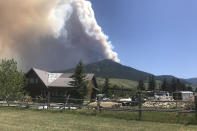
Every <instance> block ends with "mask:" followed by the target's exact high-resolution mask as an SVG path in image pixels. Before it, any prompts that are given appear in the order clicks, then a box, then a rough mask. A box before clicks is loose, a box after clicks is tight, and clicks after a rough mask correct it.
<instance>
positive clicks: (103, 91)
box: [102, 77, 110, 97]
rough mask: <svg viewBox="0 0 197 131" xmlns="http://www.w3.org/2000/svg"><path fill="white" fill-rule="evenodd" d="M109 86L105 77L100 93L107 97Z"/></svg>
mask: <svg viewBox="0 0 197 131" xmlns="http://www.w3.org/2000/svg"><path fill="white" fill-rule="evenodd" d="M109 87H110V83H109V78H108V77H106V78H105V83H104V86H103V90H102V93H103V94H105V95H106V96H107V97H109Z"/></svg>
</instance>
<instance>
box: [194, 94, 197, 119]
mask: <svg viewBox="0 0 197 131" xmlns="http://www.w3.org/2000/svg"><path fill="white" fill-rule="evenodd" d="M194 102H195V118H196V120H197V96H195V100H194Z"/></svg>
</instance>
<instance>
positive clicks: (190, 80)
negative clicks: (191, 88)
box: [185, 78, 197, 86]
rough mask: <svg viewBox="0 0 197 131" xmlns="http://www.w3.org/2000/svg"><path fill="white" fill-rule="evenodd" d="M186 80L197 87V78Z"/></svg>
mask: <svg viewBox="0 0 197 131" xmlns="http://www.w3.org/2000/svg"><path fill="white" fill-rule="evenodd" d="M185 80H186V81H187V82H189V83H191V84H192V85H195V86H197V78H190V79H185Z"/></svg>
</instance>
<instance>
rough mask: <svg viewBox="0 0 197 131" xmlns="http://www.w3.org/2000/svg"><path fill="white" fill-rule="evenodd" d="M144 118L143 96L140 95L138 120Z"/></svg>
mask: <svg viewBox="0 0 197 131" xmlns="http://www.w3.org/2000/svg"><path fill="white" fill-rule="evenodd" d="M141 118H142V95H141V93H139V94H138V120H141Z"/></svg>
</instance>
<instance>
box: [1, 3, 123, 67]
mask: <svg viewBox="0 0 197 131" xmlns="http://www.w3.org/2000/svg"><path fill="white" fill-rule="evenodd" d="M0 58H15V59H17V61H18V63H19V64H20V68H22V69H24V70H27V69H29V68H31V67H39V68H44V69H47V70H61V69H65V68H70V67H72V66H74V65H75V64H76V63H77V62H78V61H79V60H83V61H84V63H90V62H95V61H98V60H101V59H105V58H107V59H112V60H114V61H117V62H119V59H118V55H117V53H116V52H114V51H113V50H112V47H111V44H110V42H109V41H108V37H107V36H106V35H105V34H104V33H103V32H102V29H101V27H100V26H99V25H98V24H97V22H96V19H95V16H94V11H93V9H92V7H91V3H90V2H89V1H86V0H23V1H22V0H1V1H0Z"/></svg>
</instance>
